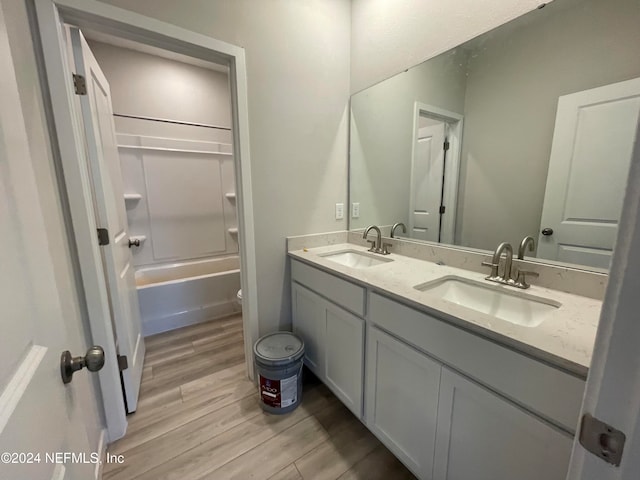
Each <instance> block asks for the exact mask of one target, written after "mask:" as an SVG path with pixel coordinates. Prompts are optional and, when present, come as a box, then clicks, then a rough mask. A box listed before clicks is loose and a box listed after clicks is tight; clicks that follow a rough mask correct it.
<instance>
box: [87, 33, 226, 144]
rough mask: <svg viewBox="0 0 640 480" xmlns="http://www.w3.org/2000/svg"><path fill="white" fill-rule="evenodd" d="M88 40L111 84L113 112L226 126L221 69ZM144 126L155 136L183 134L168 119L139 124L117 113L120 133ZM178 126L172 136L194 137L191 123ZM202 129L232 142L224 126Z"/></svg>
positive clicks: (209, 135) (209, 137) (209, 136)
mask: <svg viewBox="0 0 640 480" xmlns="http://www.w3.org/2000/svg"><path fill="white" fill-rule="evenodd" d="M88 43H89V46H90V47H91V51H92V52H93V54H94V56H95V57H96V60H97V61H98V63H99V64H100V68H101V69H102V70H103V72H104V74H105V76H106V77H107V80H108V82H109V85H110V87H111V101H112V103H113V111H114V113H120V114H125V115H136V116H144V117H153V118H163V119H169V120H179V121H183V122H192V123H203V124H208V125H216V126H220V127H227V128H229V127H230V126H231V95H230V93H229V77H228V75H227V74H226V73H224V72H218V71H214V70H210V69H206V68H202V67H198V66H195V65H189V64H187V63H183V62H179V61H176V60H171V59H168V58H162V57H159V56H156V55H150V54H147V53H142V52H139V51H135V50H130V49H128V48H122V47H117V46H114V45H107V44H105V43H101V42H96V41H92V40H88ZM144 127H147V129H151V132H153V133H152V134H153V135H155V136H163V131H164V130H170V132H171V133H170V134H171V136H172V137H174V136H175V135H176V134H177V135H180V134H181V133H182V132H179V131H178V129H179V127H176V126H173V125H171V124H162V123H158V122H150V123H147V124H146V125H144V126H143V125H141V122H140V121H135V120H130V119H122V118H116V129H117V130H118V132H120V133H132V134H133V133H138V134H143V132H142V131H141V129H143V128H144ZM183 130H185V132H184V135H186V136H179V137H175V138H192V137H193V136H194V134H193V133H192V132H191V131H192V130H193V127H191V128H189V129H184V128H183ZM167 133H169V132H167ZM204 133H207V138H206V139H207V140H209V141H219V142H224V143H231V142H232V138H231V134H230V133H229V132H227V131H224V130H213V129H209V130H206V131H205V132H204ZM147 134H150V133H147ZM194 139H195V138H194Z"/></svg>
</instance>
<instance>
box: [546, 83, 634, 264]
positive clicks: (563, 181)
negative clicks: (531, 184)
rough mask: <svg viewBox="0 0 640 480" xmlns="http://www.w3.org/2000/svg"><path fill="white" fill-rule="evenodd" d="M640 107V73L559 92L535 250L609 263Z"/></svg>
mask: <svg viewBox="0 0 640 480" xmlns="http://www.w3.org/2000/svg"><path fill="white" fill-rule="evenodd" d="M639 112H640V78H636V79H633V80H627V81H624V82H619V83H613V84H611V85H605V86H603V87H598V88H593V89H590V90H585V91H582V92H577V93H572V94H569V95H564V96H562V97H560V98H559V99H558V111H557V114H556V125H555V130H554V133H553V145H552V147H551V157H550V160H549V171H548V175H547V189H546V192H545V196H544V204H543V208H542V221H541V225H540V236H539V240H538V251H537V255H538V257H540V258H546V259H549V260H559V261H562V262H568V263H577V264H580V265H589V266H591V267H599V268H609V263H610V261H611V253H612V251H613V245H614V242H615V239H616V234H617V232H618V221H619V220H620V212H621V211H622V202H623V198H624V189H623V188H620V185H626V184H627V176H628V173H629V166H630V165H631V155H632V151H633V142H634V139H635V135H636V126H637V124H638V114H639Z"/></svg>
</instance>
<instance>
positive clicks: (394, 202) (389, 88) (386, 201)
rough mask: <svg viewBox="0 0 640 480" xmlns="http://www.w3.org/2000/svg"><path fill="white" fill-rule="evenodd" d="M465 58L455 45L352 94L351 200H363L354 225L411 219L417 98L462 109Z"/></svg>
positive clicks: (445, 107) (352, 222) (435, 104)
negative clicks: (452, 48) (454, 48)
mask: <svg viewBox="0 0 640 480" xmlns="http://www.w3.org/2000/svg"><path fill="white" fill-rule="evenodd" d="M466 64H467V55H466V53H465V52H464V51H462V49H456V50H455V52H452V53H451V54H444V55H440V56H439V57H436V58H434V59H432V60H430V61H429V62H425V63H422V64H421V65H418V66H417V67H415V68H412V69H410V70H409V71H407V72H404V73H401V74H398V75H396V76H395V77H393V78H390V79H389V80H386V81H384V82H382V83H379V84H377V85H374V86H373V87H371V88H368V89H366V90H364V91H362V92H360V93H357V94H356V95H354V96H353V97H352V98H351V113H352V116H351V145H350V149H351V158H350V168H351V172H350V173H351V186H350V188H351V197H350V200H349V201H350V202H352V203H353V202H359V203H360V218H358V219H352V220H351V224H350V227H351V228H364V227H366V226H367V225H371V224H377V225H391V224H393V223H395V222H404V223H405V224H407V225H408V223H407V222H408V220H409V218H408V217H409V194H410V180H411V152H412V143H413V128H414V127H413V121H414V105H415V102H416V101H419V102H422V103H428V104H430V105H433V106H436V107H439V108H443V109H445V110H449V111H452V112H456V113H462V112H463V110H464V96H465V86H466V73H467V72H466V70H467V69H466ZM349 213H351V212H349Z"/></svg>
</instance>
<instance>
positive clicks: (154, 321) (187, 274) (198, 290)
mask: <svg viewBox="0 0 640 480" xmlns="http://www.w3.org/2000/svg"><path fill="white" fill-rule="evenodd" d="M136 288H137V290H138V300H139V303H140V316H141V317H142V333H143V335H144V336H149V335H153V334H156V333H160V332H165V331H167V330H173V329H175V328H180V327H184V326H186V325H192V324H194V323H199V322H203V321H206V320H210V319H213V318H220V317H223V316H226V315H230V314H232V313H236V312H239V311H240V309H241V307H240V305H238V302H237V300H236V294H237V292H238V290H239V289H240V259H239V257H237V256H235V257H225V258H213V259H206V260H197V261H191V262H183V263H173V264H167V265H159V266H153V267H142V268H140V269H138V270H137V271H136Z"/></svg>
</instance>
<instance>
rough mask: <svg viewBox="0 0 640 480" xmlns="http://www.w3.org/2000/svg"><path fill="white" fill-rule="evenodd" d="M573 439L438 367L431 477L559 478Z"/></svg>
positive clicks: (461, 479) (455, 479) (464, 479)
mask: <svg viewBox="0 0 640 480" xmlns="http://www.w3.org/2000/svg"><path fill="white" fill-rule="evenodd" d="M572 443H573V439H572V437H571V436H570V435H568V434H566V433H563V432H561V431H560V430H557V429H556V428H554V427H552V426H550V425H549V424H547V423H545V422H543V421H542V420H540V419H538V418H537V417H535V416H533V415H531V414H530V413H528V412H526V411H524V410H522V409H520V408H519V407H517V406H516V405H514V404H512V403H511V402H509V401H507V400H506V399H504V398H503V397H501V396H498V395H496V394H494V393H492V392H490V391H489V390H486V389H485V388H483V387H481V386H479V385H477V384H476V383H474V382H472V381H470V380H468V379H466V378H464V377H462V376H460V375H458V374H456V373H454V372H452V371H450V370H448V369H447V368H443V371H442V380H441V383H440V402H439V409H438V434H437V439H436V455H435V466H434V479H435V480H445V479H446V480H514V479H518V480H540V479H545V480H564V478H565V477H566V474H567V469H568V465H569V456H570V455H571V446H572Z"/></svg>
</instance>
